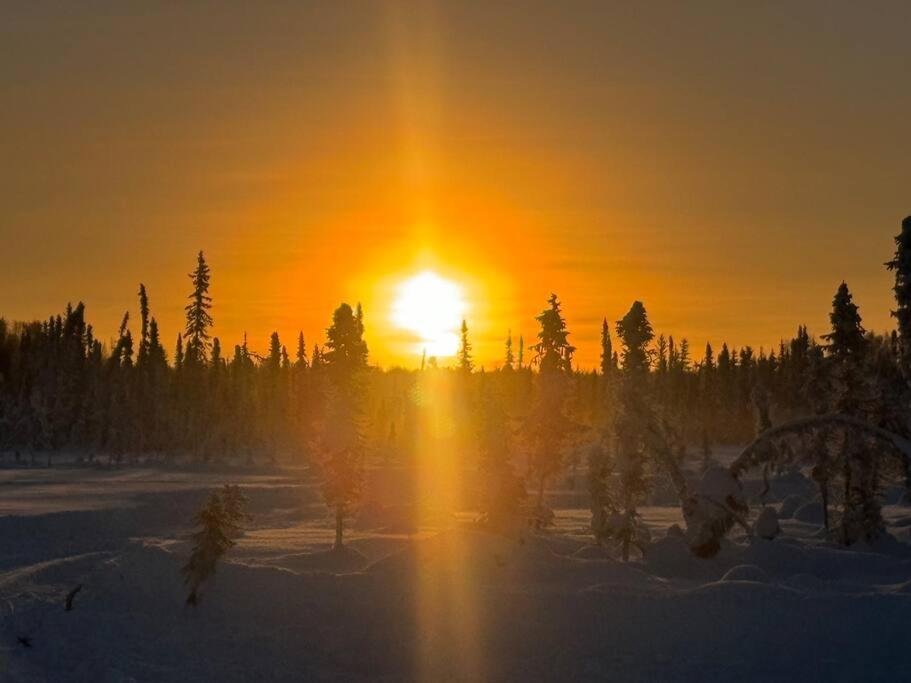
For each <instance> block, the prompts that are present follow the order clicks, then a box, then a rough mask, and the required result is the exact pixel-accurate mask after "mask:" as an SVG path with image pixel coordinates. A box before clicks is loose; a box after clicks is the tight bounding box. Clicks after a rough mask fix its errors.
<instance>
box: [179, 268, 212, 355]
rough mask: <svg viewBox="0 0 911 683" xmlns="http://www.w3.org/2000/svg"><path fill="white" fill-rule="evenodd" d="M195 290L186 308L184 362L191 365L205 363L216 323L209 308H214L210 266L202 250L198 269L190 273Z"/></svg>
mask: <svg viewBox="0 0 911 683" xmlns="http://www.w3.org/2000/svg"><path fill="white" fill-rule="evenodd" d="M189 278H190V281H191V282H192V283H193V291H192V292H191V293H190V295H189V297H188V298H189V299H190V303H189V304H187V305H186V307H185V308H184V310H185V311H186V314H187V324H186V329H185V330H184V334H185V335H186V342H187V345H186V351H185V357H184V363H185V364H186V365H187V366H189V367H196V366H200V365H203V364H205V362H206V361H207V360H208V357H209V346H210V342H209V329H210V328H211V327H212V325H213V324H214V323H213V321H212V315H211V314H210V313H209V310H210V309H211V308H212V297H210V296H209V279H210V273H209V266H208V264H206V260H205V257H204V256H203V253H202V251H200V252H199V254H198V256H197V257H196V269H195V270H194V271H193V272H192V273H190V275H189Z"/></svg>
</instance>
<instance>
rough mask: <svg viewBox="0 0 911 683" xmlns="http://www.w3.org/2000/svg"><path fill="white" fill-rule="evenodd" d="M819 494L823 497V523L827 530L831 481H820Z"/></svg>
mask: <svg viewBox="0 0 911 683" xmlns="http://www.w3.org/2000/svg"><path fill="white" fill-rule="evenodd" d="M819 496H820V498H822V524H823V527H824V528H825V530H826V531H828V530H829V482H828V481H821V482H819Z"/></svg>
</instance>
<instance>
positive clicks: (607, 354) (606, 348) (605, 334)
mask: <svg viewBox="0 0 911 683" xmlns="http://www.w3.org/2000/svg"><path fill="white" fill-rule="evenodd" d="M613 364H614V347H613V344H612V343H611V338H610V326H609V325H608V324H607V318H604V319H603V320H602V321H601V376H602V377H610V374H611V370H613Z"/></svg>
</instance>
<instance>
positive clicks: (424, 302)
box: [392, 270, 468, 357]
mask: <svg viewBox="0 0 911 683" xmlns="http://www.w3.org/2000/svg"><path fill="white" fill-rule="evenodd" d="M467 310H468V305H467V303H466V302H465V297H464V293H463V290H462V287H461V286H459V285H458V284H456V283H455V282H453V281H452V280H447V279H446V278H443V277H440V276H439V275H438V274H436V273H435V272H433V271H432V270H425V271H423V272H421V273H418V274H417V275H414V276H412V277H410V278H408V279H407V280H405V281H403V282H401V283H400V284H399V285H398V287H397V288H396V295H395V299H394V300H393V303H392V322H393V324H394V325H395V326H396V327H398V328H399V329H402V330H406V331H408V332H411V333H412V334H414V335H415V336H416V337H417V338H418V341H417V344H416V345H415V349H414V350H415V352H416V353H421V352H422V351H426V352H427V355H428V356H438V357H445V356H454V355H455V354H456V352H457V351H458V349H459V325H460V324H461V321H462V318H463V317H464V315H465V312H466V311H467Z"/></svg>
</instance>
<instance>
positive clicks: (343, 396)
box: [321, 303, 367, 549]
mask: <svg viewBox="0 0 911 683" xmlns="http://www.w3.org/2000/svg"><path fill="white" fill-rule="evenodd" d="M359 309H360V307H359ZM363 331H364V326H363V319H362V317H361V316H355V314H354V312H353V311H352V309H351V306H349V305H348V304H345V303H343V304H341V305H340V306H339V307H338V308H337V309H336V310H335V313H333V315H332V325H331V326H330V327H329V329H328V331H327V333H326V336H327V341H326V348H327V351H326V352H325V354H323V356H322V358H323V361H324V362H325V364H326V372H327V376H328V380H329V387H328V394H329V397H328V405H327V407H326V418H325V424H324V426H323V434H322V449H321V450H322V456H323V457H322V463H321V464H322V471H323V495H324V497H325V499H326V503H327V505H329V507H331V508H332V509H333V511H334V513H335V547H336V548H337V549H341V547H342V540H343V534H344V529H345V518H346V517H347V516H348V514H349V513H350V511H351V506H352V505H353V504H354V503H355V502H356V501H357V500H358V499H359V498H360V495H361V489H362V486H363V477H364V472H363V459H364V444H363V436H362V427H361V421H362V413H363V410H362V401H363V389H364V377H365V374H366V371H367V344H366V342H364V338H363Z"/></svg>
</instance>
